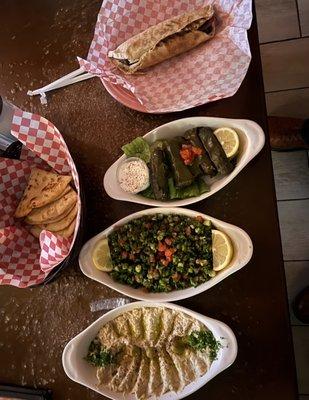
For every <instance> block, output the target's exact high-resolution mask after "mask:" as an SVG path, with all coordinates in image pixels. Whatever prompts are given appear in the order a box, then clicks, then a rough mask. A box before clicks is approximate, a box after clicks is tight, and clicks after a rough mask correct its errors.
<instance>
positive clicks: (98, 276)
mask: <svg viewBox="0 0 309 400" xmlns="http://www.w3.org/2000/svg"><path fill="white" fill-rule="evenodd" d="M160 213H161V214H181V215H187V216H189V217H196V216H197V215H201V216H202V217H203V218H205V219H208V220H210V221H211V222H212V223H213V225H214V226H215V227H216V228H217V229H219V230H220V231H222V232H225V233H226V234H227V235H228V236H229V237H230V239H231V241H232V243H233V247H234V255H233V258H232V261H231V263H230V265H229V266H228V267H226V268H225V269H223V270H221V271H219V272H218V273H217V275H216V276H215V277H214V278H211V279H210V280H209V281H207V282H205V283H202V284H201V285H199V286H197V287H195V288H194V287H191V288H187V289H182V290H174V291H172V292H168V293H149V292H146V290H145V289H143V288H138V289H135V288H133V287H131V286H129V285H124V284H122V283H119V282H116V281H114V279H113V278H112V277H111V276H110V275H109V274H108V273H107V272H103V271H99V270H98V269H97V268H96V267H95V266H94V263H93V261H92V252H93V248H94V246H95V243H96V242H97V241H98V240H99V239H100V238H102V237H106V236H108V235H109V234H110V233H111V232H112V231H113V230H114V229H115V228H116V229H117V227H119V226H121V225H124V224H126V223H127V222H128V221H131V220H133V219H136V218H140V217H142V216H144V215H152V214H160ZM252 252H253V244H252V241H251V239H250V237H249V236H248V234H247V233H246V232H245V231H243V230H242V229H240V228H238V227H237V226H235V225H231V224H228V223H227V222H223V221H220V220H218V219H216V218H212V217H210V216H208V215H205V214H202V213H200V212H197V211H192V210H188V209H185V208H149V209H147V210H143V211H139V212H136V213H134V214H131V215H128V216H127V217H125V218H123V219H121V220H120V221H118V222H116V223H115V224H113V225H111V226H110V227H109V228H107V229H105V230H104V231H103V232H101V233H99V234H98V235H96V236H94V237H93V238H92V239H90V240H89V241H88V242H87V243H86V244H85V245H84V246H83V248H82V250H81V252H80V255H79V266H80V269H81V270H82V272H83V273H84V274H85V275H86V276H88V277H89V278H91V279H93V280H95V281H97V282H101V283H103V284H104V285H106V286H108V287H110V288H112V289H114V290H117V292H120V293H122V294H125V295H127V296H130V297H132V298H134V299H137V300H147V301H156V302H158V301H160V302H161V301H177V300H182V299H186V298H188V297H192V296H195V295H196V294H199V293H201V292H204V291H205V290H207V289H210V288H211V287H212V286H214V285H216V284H217V283H219V282H220V281H222V280H223V279H225V278H226V277H227V276H229V275H231V274H233V273H234V272H236V271H238V270H239V269H240V268H242V267H244V266H245V265H246V264H247V263H248V262H249V260H250V259H251V257H252Z"/></svg>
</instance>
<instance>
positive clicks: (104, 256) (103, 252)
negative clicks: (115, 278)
mask: <svg viewBox="0 0 309 400" xmlns="http://www.w3.org/2000/svg"><path fill="white" fill-rule="evenodd" d="M92 261H93V263H94V265H95V267H96V268H97V269H99V270H100V271H105V272H110V271H112V269H113V263H112V258H111V253H110V251H109V246H108V239H107V238H103V239H100V240H98V242H97V243H96V244H95V246H94V249H93V252H92Z"/></svg>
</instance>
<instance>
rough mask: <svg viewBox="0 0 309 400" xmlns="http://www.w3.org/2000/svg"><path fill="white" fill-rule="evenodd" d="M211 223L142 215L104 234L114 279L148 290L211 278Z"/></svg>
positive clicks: (111, 273)
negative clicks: (106, 236) (108, 233)
mask: <svg viewBox="0 0 309 400" xmlns="http://www.w3.org/2000/svg"><path fill="white" fill-rule="evenodd" d="M211 229H212V227H211V222H210V221H208V220H205V219H203V218H202V217H201V216H198V217H196V218H192V217H187V216H184V215H177V214H168V215H167V214H155V215H146V216H143V217H141V218H138V219H134V220H132V221H130V222H128V223H126V224H125V225H123V226H121V227H120V228H118V229H117V230H115V231H114V232H112V233H111V234H110V235H109V236H108V245H109V248H110V254H111V258H112V264H113V266H114V267H113V270H112V271H111V272H110V275H111V276H112V277H113V278H114V279H115V280H116V281H118V282H121V283H124V284H127V285H130V286H133V287H134V288H139V287H144V288H146V289H147V290H148V291H150V292H169V291H171V290H175V289H176V290H177V289H185V288H188V287H192V286H193V287H195V286H197V285H200V284H201V283H203V282H206V281H208V280H209V279H210V278H212V277H214V276H215V274H216V272H215V271H213V268H212V261H213V260H212V233H211Z"/></svg>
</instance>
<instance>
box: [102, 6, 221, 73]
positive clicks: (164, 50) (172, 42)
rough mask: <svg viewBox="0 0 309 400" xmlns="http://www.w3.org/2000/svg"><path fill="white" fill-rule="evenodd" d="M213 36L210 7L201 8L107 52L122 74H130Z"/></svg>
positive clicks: (164, 22)
mask: <svg viewBox="0 0 309 400" xmlns="http://www.w3.org/2000/svg"><path fill="white" fill-rule="evenodd" d="M214 34H215V16H214V9H213V6H211V5H209V6H205V7H203V8H201V9H199V10H195V11H190V12H187V13H185V14H182V15H179V16H177V17H174V18H171V19H168V20H165V21H163V22H160V23H159V24H157V25H154V26H151V27H150V28H148V29H146V30H145V31H143V32H141V33H139V34H137V35H135V36H133V37H131V38H130V39H128V40H127V41H126V42H124V43H122V44H121V45H119V46H118V47H117V48H116V49H115V50H113V51H109V53H108V57H109V58H110V59H111V61H112V62H113V63H114V64H115V65H116V66H117V67H118V68H119V69H120V70H121V71H123V72H125V73H128V74H133V73H135V72H137V71H140V70H142V69H144V68H147V67H151V66H153V65H156V64H158V63H160V62H162V61H164V60H167V59H169V58H171V57H174V56H176V55H179V54H181V53H184V52H186V51H188V50H191V49H193V48H194V47H196V46H198V45H199V44H201V43H204V42H206V41H207V40H209V39H211V38H212V37H213V36H214Z"/></svg>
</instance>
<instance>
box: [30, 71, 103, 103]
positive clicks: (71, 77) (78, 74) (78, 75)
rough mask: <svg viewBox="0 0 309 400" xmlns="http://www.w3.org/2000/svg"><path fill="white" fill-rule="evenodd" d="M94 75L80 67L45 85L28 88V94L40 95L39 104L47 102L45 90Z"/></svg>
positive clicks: (70, 83)
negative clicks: (37, 87)
mask: <svg viewBox="0 0 309 400" xmlns="http://www.w3.org/2000/svg"><path fill="white" fill-rule="evenodd" d="M94 76H96V75H93V74H91V73H89V72H85V71H84V69H83V68H82V67H80V68H78V69H76V70H75V71H73V72H70V73H69V74H67V75H65V76H63V77H61V78H59V79H57V80H55V81H54V82H51V83H49V84H48V85H46V86H43V87H41V88H39V89H35V90H28V92H27V94H28V96H36V95H40V101H41V104H47V98H46V92H49V91H51V90H55V89H59V88H61V87H64V86H68V85H72V84H73V83H77V82H81V81H84V80H86V79H90V78H93V77H94Z"/></svg>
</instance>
